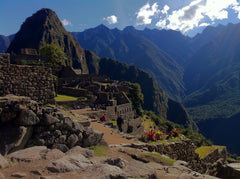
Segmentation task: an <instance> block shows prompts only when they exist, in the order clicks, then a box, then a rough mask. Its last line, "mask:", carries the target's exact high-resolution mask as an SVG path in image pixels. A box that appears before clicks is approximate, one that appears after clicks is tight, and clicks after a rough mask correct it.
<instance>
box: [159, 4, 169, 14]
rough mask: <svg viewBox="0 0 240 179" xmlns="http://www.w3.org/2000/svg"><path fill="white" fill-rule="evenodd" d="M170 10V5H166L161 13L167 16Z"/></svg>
mask: <svg viewBox="0 0 240 179" xmlns="http://www.w3.org/2000/svg"><path fill="white" fill-rule="evenodd" d="M169 9H170V7H169V6H168V5H165V6H164V7H163V10H161V11H160V12H161V13H162V14H167V13H168V10H169Z"/></svg>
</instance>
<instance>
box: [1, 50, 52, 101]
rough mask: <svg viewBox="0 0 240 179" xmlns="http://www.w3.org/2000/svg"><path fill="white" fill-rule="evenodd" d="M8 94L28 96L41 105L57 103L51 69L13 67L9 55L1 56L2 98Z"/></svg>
mask: <svg viewBox="0 0 240 179" xmlns="http://www.w3.org/2000/svg"><path fill="white" fill-rule="evenodd" d="M8 94H14V95H17V96H28V97H30V98H31V99H32V100H35V101H38V102H39V103H41V104H48V103H51V104H52V103H55V99H54V97H55V93H54V86H53V78H52V70H51V68H48V67H43V66H25V65H13V64H10V55H9V54H0V96H5V95H8Z"/></svg>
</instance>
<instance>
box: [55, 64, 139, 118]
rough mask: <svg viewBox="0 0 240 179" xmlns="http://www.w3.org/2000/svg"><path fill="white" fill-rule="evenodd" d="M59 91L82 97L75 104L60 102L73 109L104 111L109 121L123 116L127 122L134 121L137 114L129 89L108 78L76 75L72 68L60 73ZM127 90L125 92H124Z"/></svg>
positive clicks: (100, 113)
mask: <svg viewBox="0 0 240 179" xmlns="http://www.w3.org/2000/svg"><path fill="white" fill-rule="evenodd" d="M58 76H59V80H58V87H57V89H58V91H59V92H60V93H62V94H66V95H69V96H75V97H81V98H80V100H78V101H75V102H62V103H61V102H60V103H58V104H62V105H68V106H70V107H71V108H73V109H78V108H84V107H86V106H90V107H91V108H92V109H93V110H98V109H102V110H103V112H99V114H98V115H99V116H101V115H103V113H105V114H106V115H107V116H108V118H109V119H113V120H116V119H117V117H118V116H119V115H120V114H122V115H123V117H124V118H125V119H127V120H130V119H134V117H135V112H134V111H133V109H132V103H131V101H130V100H129V98H128V97H127V95H126V93H125V92H127V91H128V90H129V87H127V86H125V88H124V86H123V85H122V84H121V83H118V82H116V81H113V80H111V79H109V78H108V77H106V76H100V75H95V74H89V75H86V74H80V75H79V74H76V73H75V71H74V70H73V69H71V68H70V67H67V68H64V69H62V70H61V71H60V72H59V75H58ZM123 89H125V90H123ZM81 99H82V100H81Z"/></svg>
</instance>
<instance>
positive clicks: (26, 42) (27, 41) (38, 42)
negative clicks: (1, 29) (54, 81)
mask: <svg viewBox="0 0 240 179" xmlns="http://www.w3.org/2000/svg"><path fill="white" fill-rule="evenodd" d="M51 43H54V44H56V45H58V46H60V47H61V48H63V49H64V52H65V54H66V56H67V58H68V60H67V64H68V65H69V66H72V67H74V68H77V69H81V70H82V72H83V73H88V69H87V64H86V59H85V54H84V50H83V49H82V47H81V46H80V45H79V44H78V42H77V41H76V40H75V39H74V38H73V37H72V35H71V33H69V32H67V31H66V30H65V28H64V27H63V25H62V23H61V21H60V20H59V18H58V16H57V15H56V13H55V12H54V11H52V10H51V9H41V10H39V11H37V12H36V13H35V14H33V15H32V16H31V17H29V18H27V19H26V21H25V22H24V23H23V24H22V26H21V29H20V30H19V32H18V33H17V34H16V35H15V37H14V39H13V41H12V42H11V44H10V46H9V47H8V49H7V52H8V53H11V54H12V56H14V59H19V60H21V55H25V54H27V55H28V54H30V55H31V53H33V54H34V55H36V54H38V53H39V48H40V47H42V46H45V45H46V44H51ZM23 51H24V53H25V54H23ZM17 63H18V61H17Z"/></svg>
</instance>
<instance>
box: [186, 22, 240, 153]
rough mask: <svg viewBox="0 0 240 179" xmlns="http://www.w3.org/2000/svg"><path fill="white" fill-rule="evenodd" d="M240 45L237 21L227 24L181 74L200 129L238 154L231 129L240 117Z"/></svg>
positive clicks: (192, 114)
mask: <svg viewBox="0 0 240 179" xmlns="http://www.w3.org/2000/svg"><path fill="white" fill-rule="evenodd" d="M239 47H240V24H235V25H229V26H227V28H226V29H225V30H223V31H222V32H221V33H219V35H218V36H217V37H216V38H214V39H213V40H211V41H210V42H209V43H208V44H207V45H205V46H203V47H202V48H201V49H199V50H198V51H197V52H196V54H195V55H194V56H193V58H192V59H191V61H190V63H189V64H188V66H187V68H186V70H185V74H184V82H185V85H186V89H187V97H186V99H185V100H184V104H185V106H186V107H187V109H188V111H189V113H190V114H191V116H192V117H193V118H194V120H195V121H196V122H198V124H199V126H200V130H201V131H203V132H204V133H205V134H206V136H207V137H210V139H211V140H213V141H214V142H217V143H218V144H224V143H225V144H228V145H229V148H230V151H231V152H236V153H238V154H240V153H239V148H240V142H239V140H238V138H239V137H240V135H239V133H238V132H237V131H236V130H234V129H235V127H236V126H235V125H236V124H239V116H240V60H239V59H240V51H239V50H240V49H239ZM203 120H204V121H203ZM211 127H212V128H211ZM238 127H239V125H238ZM212 131H214V132H215V133H213V132H212ZM223 132H224V134H222V133H223ZM230 141H231V142H233V143H230Z"/></svg>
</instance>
